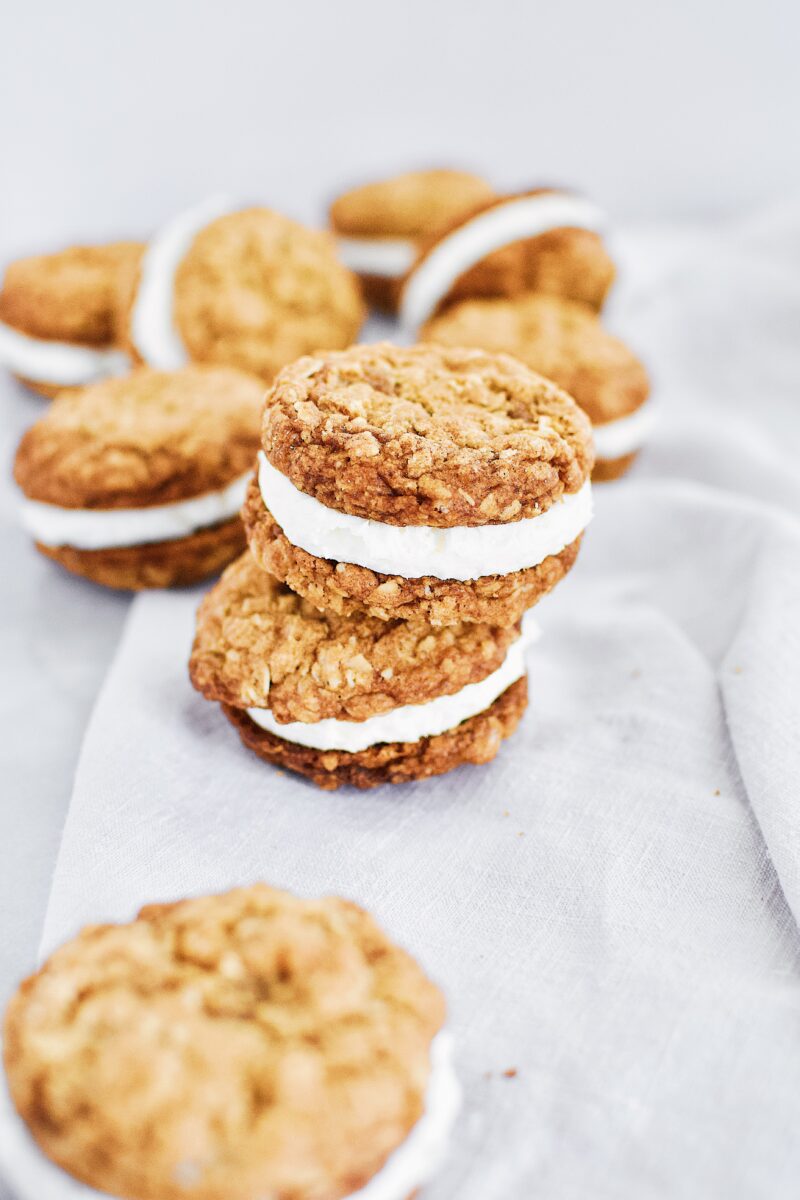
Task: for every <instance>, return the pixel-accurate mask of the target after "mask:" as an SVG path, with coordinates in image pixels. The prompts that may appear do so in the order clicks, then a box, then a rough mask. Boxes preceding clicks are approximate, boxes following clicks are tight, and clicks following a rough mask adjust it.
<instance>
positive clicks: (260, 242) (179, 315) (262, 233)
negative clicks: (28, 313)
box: [119, 197, 365, 380]
mask: <svg viewBox="0 0 800 1200" xmlns="http://www.w3.org/2000/svg"><path fill="white" fill-rule="evenodd" d="M119 306H120V317H119V321H120V328H121V329H122V330H123V332H124V336H125V342H126V345H127V348H128V349H129V351H130V353H131V354H132V356H133V358H134V359H135V360H136V361H137V362H142V363H146V364H147V365H148V366H151V367H157V368H159V369H161V370H176V369H177V368H179V367H182V366H185V365H186V364H187V363H189V362H198V363H206V364H216V365H224V366H233V367H239V368H241V369H242V370H246V371H250V372H251V373H252V374H254V375H258V376H260V378H262V379H265V380H270V379H272V377H273V375H274V374H275V372H276V371H277V370H278V368H279V367H282V366H284V365H285V364H286V363H288V362H291V361H292V359H295V358H297V357H298V356H299V355H301V354H308V353H310V352H311V351H313V350H319V349H328V348H331V349H338V348H340V347H343V346H347V345H349V344H350V342H352V341H353V340H354V338H355V337H356V335H357V333H358V330H359V329H360V327H361V324H362V322H363V320H364V315H365V314H364V306H363V302H362V299H361V295H360V291H359V287H358V282H357V280H356V279H355V277H354V276H353V275H352V274H351V273H350V272H349V271H348V270H347V268H346V267H344V266H343V265H342V263H341V262H340V261H339V259H338V257H337V254H336V248H335V244H334V241H333V238H332V237H331V235H330V234H328V233H325V232H321V231H315V230H311V229H306V228H305V227H304V226H303V225H298V224H297V223H296V222H295V221H291V220H289V218H288V217H284V216H281V215H280V213H276V212H272V211H271V210H270V209H268V208H248V209H243V210H236V206H235V205H234V204H233V203H232V202H231V201H230V200H225V199H221V198H218V197H217V198H214V199H211V200H208V201H206V202H204V203H203V204H200V205H198V206H197V207H196V208H194V209H191V210H190V211H188V212H185V213H182V214H181V215H180V216H178V217H176V218H175V219H174V220H172V221H170V222H169V223H168V224H167V225H166V226H164V228H163V229H161V230H160V231H159V232H158V233H157V234H156V235H155V237H154V238H153V239H152V241H151V242H150V244H149V245H148V247H147V249H146V251H145V253H144V255H143V257H142V259H141V261H140V262H139V263H137V264H136V265H135V267H134V269H133V270H132V271H130V272H129V273H128V276H127V278H126V279H124V280H123V281H122V284H121V287H120V293H119Z"/></svg>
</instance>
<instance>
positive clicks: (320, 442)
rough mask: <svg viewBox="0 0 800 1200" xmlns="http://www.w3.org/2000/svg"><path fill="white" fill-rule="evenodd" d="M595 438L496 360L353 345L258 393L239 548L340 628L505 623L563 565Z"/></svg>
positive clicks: (532, 381) (523, 374) (586, 503)
mask: <svg viewBox="0 0 800 1200" xmlns="http://www.w3.org/2000/svg"><path fill="white" fill-rule="evenodd" d="M592 464H593V450H592V440H591V427H590V423H589V421H588V419H587V417H586V416H585V415H584V413H583V412H581V410H580V409H579V408H578V406H577V405H576V404H575V402H574V401H573V400H572V399H571V398H570V397H569V396H568V395H567V394H566V393H565V392H563V391H561V389H559V388H558V387H556V385H555V384H552V383H550V382H549V381H547V380H545V379H543V378H542V377H541V376H539V375H536V374H535V373H534V372H532V371H530V370H529V369H528V368H527V367H525V366H524V365H523V364H521V363H518V362H517V361H516V360H514V359H511V358H509V357H508V356H505V355H491V354H485V353H483V352H481V351H477V350H469V349H467V350H460V349H452V348H449V347H441V346H439V347H437V346H424V345H423V346H415V347H403V348H400V347H394V346H390V345H378V346H356V347H352V348H351V349H349V350H347V351H342V352H339V353H332V354H329V355H325V356H320V357H316V358H305V359H301V360H299V361H298V362H297V363H294V364H292V365H291V366H290V367H287V368H286V369H285V370H284V371H282V372H281V373H280V375H279V376H278V378H277V379H276V381H275V384H274V386H273V387H272V389H271V390H270V391H269V392H268V395H267V403H266V406H265V410H264V420H263V427H262V451H261V453H260V454H259V465H258V469H257V473H256V483H255V485H254V486H253V487H251V489H250V492H249V494H248V498H247V501H246V503H245V507H244V509H243V513H242V516H243V519H244V522H245V527H246V529H247V536H248V542H249V545H250V549H251V551H252V553H253V554H254V556H255V557H256V559H257V561H258V562H259V563H260V565H261V566H263V567H264V568H265V569H267V570H270V571H272V572H273V573H275V574H276V575H277V576H278V577H279V578H281V579H282V580H284V581H286V582H289V583H290V585H291V587H292V588H294V589H295V590H296V591H298V592H300V593H301V594H302V595H303V596H306V597H307V598H308V599H310V600H312V602H314V603H315V604H318V605H319V606H320V607H323V608H331V609H333V610H334V611H335V612H339V613H352V612H356V611H366V612H367V613H368V614H370V615H372V616H376V617H378V618H380V619H383V620H388V619H392V618H394V617H404V618H407V619H417V620H426V621H430V622H431V623H432V624H437V625H438V624H448V623H458V622H461V621H477V622H489V623H491V624H514V623H515V622H516V621H518V620H519V618H520V617H521V615H522V613H523V612H524V611H525V609H526V608H529V607H530V606H531V605H532V604H534V603H535V602H536V601H537V600H538V599H539V598H540V597H541V596H543V595H544V594H545V593H546V592H548V591H549V590H550V589H551V588H552V587H553V586H555V584H556V583H557V582H558V581H559V580H560V579H561V578H562V576H563V575H564V574H565V573H566V571H568V570H569V568H570V567H571V566H572V564H573V562H574V561H575V557H576V554H577V550H578V544H579V541H580V537H581V534H582V532H583V530H584V529H585V527H586V525H587V524H588V522H589V520H590V517H591V488H590V484H589V475H590V473H591V469H592Z"/></svg>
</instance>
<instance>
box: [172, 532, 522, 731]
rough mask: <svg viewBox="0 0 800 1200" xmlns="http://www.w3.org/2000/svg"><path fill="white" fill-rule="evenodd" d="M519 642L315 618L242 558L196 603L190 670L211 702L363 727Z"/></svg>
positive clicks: (488, 630)
mask: <svg viewBox="0 0 800 1200" xmlns="http://www.w3.org/2000/svg"><path fill="white" fill-rule="evenodd" d="M518 636H519V626H518V625H512V626H510V627H508V628H501V627H498V626H494V625H485V624H466V623H459V624H453V625H447V626H436V627H434V626H431V625H428V624H427V623H426V622H424V621H402V620H390V621H384V620H381V619H379V618H378V617H369V616H366V615H365V614H362V613H354V614H349V615H345V614H342V613H334V612H330V611H325V612H323V611H320V610H319V609H318V608H315V607H314V606H313V605H312V604H310V603H309V601H307V600H304V599H303V598H302V597H301V596H298V595H297V594H296V593H295V592H293V591H292V590H291V589H290V588H289V587H287V586H286V584H284V583H280V582H279V581H278V580H277V579H275V578H274V577H273V576H272V575H270V574H268V573H267V572H266V571H264V570H262V569H261V568H260V567H259V566H258V565H257V564H256V562H255V560H254V559H253V557H252V555H250V554H249V553H246V554H243V555H242V557H241V558H239V559H237V561H236V562H235V563H232V564H231V566H230V567H228V569H227V571H226V572H225V573H224V575H223V576H222V578H221V579H220V580H219V582H218V583H217V584H216V585H215V587H213V588H212V590H211V591H210V592H209V593H208V595H207V596H206V597H205V599H204V600H203V603H202V604H201V606H200V610H199V612H198V616H197V635H196V637H195V643H194V648H193V650H192V657H191V662H190V667H189V670H190V674H191V678H192V682H193V684H194V686H195V687H196V688H197V690H198V691H199V692H202V694H203V695H204V696H206V697H207V698H208V699H209V700H218V701H222V702H223V703H225V704H231V705H233V706H234V707H236V708H249V707H252V708H269V709H271V710H272V712H273V714H274V715H275V718H276V719H277V720H278V721H281V722H284V723H285V722H288V721H320V720H323V719H325V718H328V717H333V718H336V719H338V720H345V721H346V720H351V721H363V720H366V718H367V717H371V716H375V715H377V714H378V713H384V712H388V711H390V710H391V709H393V708H397V707H399V706H400V705H404V704H423V703H425V701H427V700H432V699H435V698H436V697H437V696H443V695H450V694H452V693H454V692H458V691H460V690H461V688H462V687H465V686H466V685H467V684H470V683H477V682H478V681H479V680H481V679H484V678H485V677H486V676H487V675H489V674H491V673H492V671H495V670H497V668H498V667H499V666H500V665H501V663H502V662H503V659H504V658H505V655H506V651H507V649H508V647H509V646H510V644H511V643H512V642H513V641H515V640H516V638H517V637H518Z"/></svg>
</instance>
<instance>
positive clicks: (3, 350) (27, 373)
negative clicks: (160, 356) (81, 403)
mask: <svg viewBox="0 0 800 1200" xmlns="http://www.w3.org/2000/svg"><path fill="white" fill-rule="evenodd" d="M0 363H2V364H3V366H4V367H6V368H7V369H8V370H9V371H11V372H12V373H13V374H14V375H20V376H22V378H23V379H30V380H31V381H32V382H34V383H50V384H55V385H56V386H59V387H82V386H83V385H84V384H87V383H96V382H97V381H98V380H99V379H107V378H108V377H109V376H110V375H124V374H125V372H126V371H128V370H130V362H129V361H128V356H127V355H126V354H123V353H122V351H121V350H114V349H111V348H104V349H101V348H98V347H96V346H79V345H78V344H77V343H74V342H50V341H46V340H45V339H44V338H34V337H28V335H27V334H24V333H20V331H19V330H18V329H12V328H11V326H10V325H4V324H2V323H1V322H0Z"/></svg>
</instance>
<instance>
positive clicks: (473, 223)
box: [400, 189, 615, 336]
mask: <svg viewBox="0 0 800 1200" xmlns="http://www.w3.org/2000/svg"><path fill="white" fill-rule="evenodd" d="M605 224H606V218H605V215H604V214H603V212H602V211H601V210H600V209H599V208H598V207H597V206H596V205H595V204H592V203H591V201H589V200H586V199H584V198H583V197H582V196H577V195H573V194H572V193H570V192H563V191H553V190H546V189H538V190H536V191H532V192H527V193H522V194H519V195H511V196H502V197H500V198H499V199H496V200H490V201H488V202H487V203H485V204H483V205H482V206H481V207H480V208H478V209H476V210H473V211H472V212H470V213H466V214H462V215H461V216H460V217H459V218H458V219H456V220H455V221H453V222H452V223H451V225H450V226H449V228H447V229H446V230H442V231H440V232H439V233H438V234H437V236H435V237H433V238H431V239H430V240H429V241H428V243H427V244H426V245H425V246H424V247H423V249H422V252H421V254H420V256H419V257H418V259H417V261H416V263H415V264H414V266H413V268H412V269H411V271H410V272H409V274H408V275H407V277H406V280H405V283H404V285H403V292H402V296H401V300H400V318H401V321H402V323H403V325H404V326H405V328H406V330H407V331H408V332H410V333H411V334H412V335H413V336H417V334H418V332H419V329H420V327H421V326H422V325H423V324H424V323H425V321H427V320H429V319H430V317H432V316H433V315H434V314H435V313H436V312H438V311H439V309H440V308H443V307H445V306H446V305H448V304H450V303H453V302H455V301H457V300H463V299H467V298H471V297H474V296H515V295H518V294H519V293H520V292H526V291H528V292H545V293H548V294H551V295H556V296H564V297H566V298H567V299H571V300H580V301H582V302H583V303H584V304H588V305H589V306H590V307H591V308H595V309H599V308H601V307H602V304H603V301H604V299H605V297H606V293H607V292H608V289H609V288H610V286H611V284H612V282H613V279H614V274H615V268H614V263H613V262H612V260H611V258H610V256H609V254H608V251H607V250H606V248H605V246H604V244H603V241H602V238H601V236H600V235H601V233H602V231H603V229H604V227H605Z"/></svg>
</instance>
